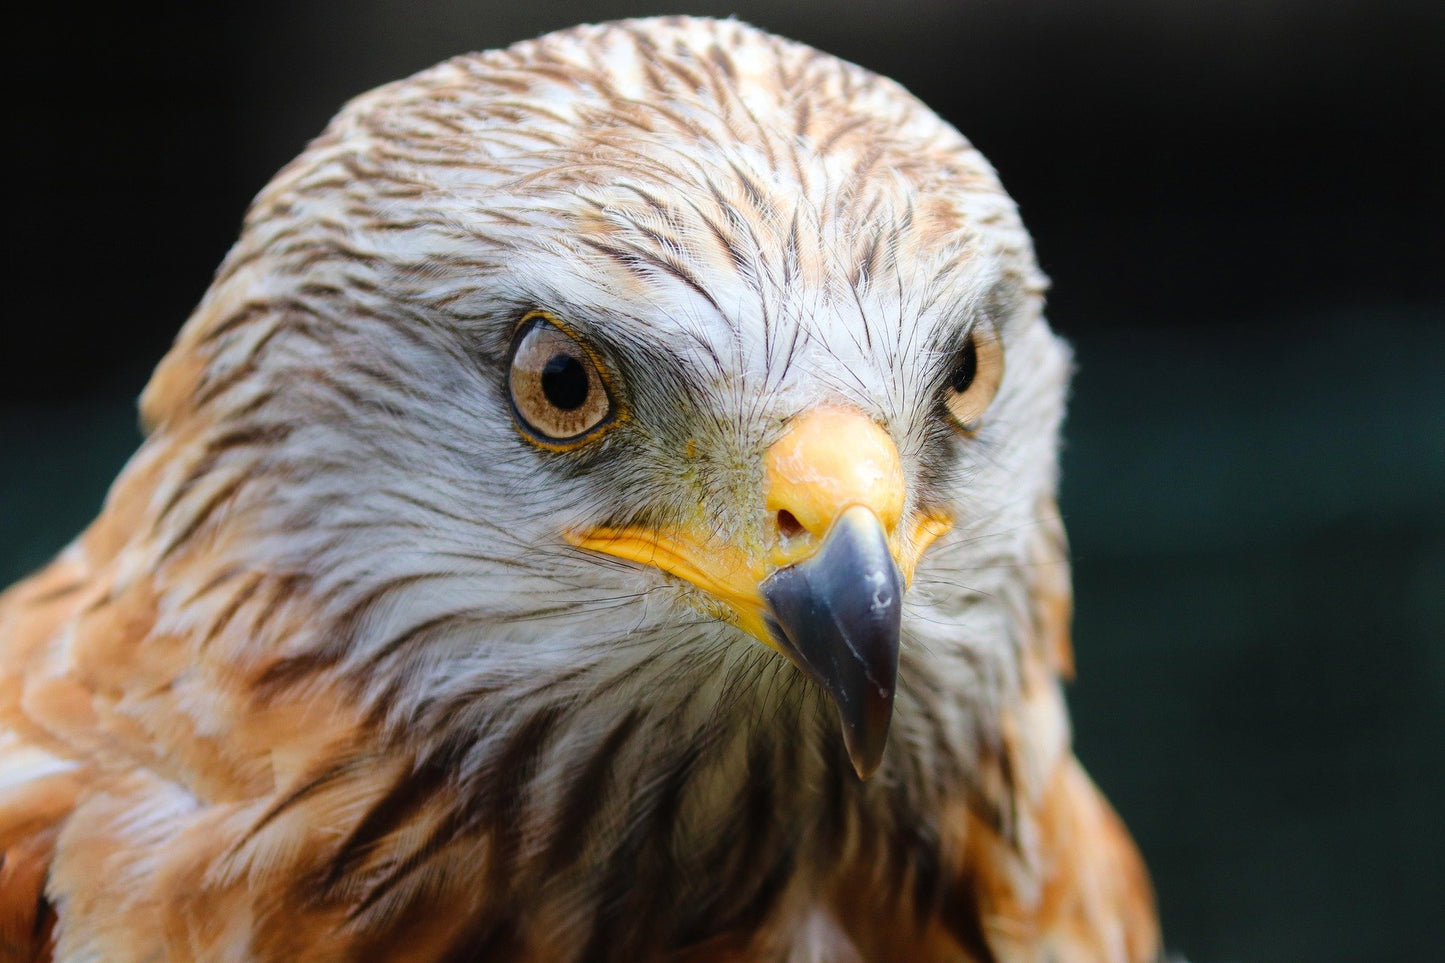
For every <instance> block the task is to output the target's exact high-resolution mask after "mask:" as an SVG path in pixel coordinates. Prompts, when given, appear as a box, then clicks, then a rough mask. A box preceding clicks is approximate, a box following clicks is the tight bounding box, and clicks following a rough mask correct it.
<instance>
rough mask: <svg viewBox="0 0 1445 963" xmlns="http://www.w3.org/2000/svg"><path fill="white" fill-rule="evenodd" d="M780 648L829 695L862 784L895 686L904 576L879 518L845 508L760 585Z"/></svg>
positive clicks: (882, 741)
mask: <svg viewBox="0 0 1445 963" xmlns="http://www.w3.org/2000/svg"><path fill="white" fill-rule="evenodd" d="M759 587H760V589H761V591H762V595H763V598H764V599H765V600H766V601H767V605H768V615H767V624H768V628H769V630H770V631H771V632H772V634H773V637H774V639H775V641H776V642H777V643H778V645H779V647H780V648H782V649H783V650H784V651H785V652H787V653H788V655H790V656H791V657H792V658H793V661H794V662H796V663H797V664H798V666H799V667H800V668H802V669H803V670H804V671H805V672H806V673H808V675H810V676H811V677H812V678H813V680H814V681H815V682H817V683H818V684H819V685H821V686H822V687H823V689H824V690H825V691H826V692H827V693H828V695H829V696H830V697H831V698H832V700H833V703H834V705H835V706H836V707H837V709H838V718H839V721H840V722H841V723H842V728H843V739H844V742H845V744H846V746H847V749H848V756H849V758H850V759H851V760H852V762H853V768H854V770H855V771H856V772H857V773H858V776H859V778H861V779H866V778H868V777H869V776H870V775H872V774H873V771H874V770H875V769H877V768H878V764H879V762H881V761H882V759H883V748H884V746H885V745H887V742H888V726H889V723H890V722H891V721H892V718H893V695H894V692H895V690H896V688H897V682H898V637H899V632H900V628H901V624H902V617H903V589H904V580H903V574H902V573H901V572H900V571H899V570H898V565H897V563H896V562H894V560H893V554H892V553H891V552H890V551H889V547H888V536H887V534H886V533H885V531H884V529H883V524H882V522H880V521H879V520H878V517H877V516H876V515H874V514H873V512H871V511H870V510H868V509H867V508H865V507H863V506H861V505H854V506H851V507H849V508H848V509H846V510H845V511H844V512H843V513H842V514H841V515H839V517H838V519H837V521H835V522H834V524H833V526H832V528H831V530H830V531H829V532H828V534H827V537H826V538H825V539H824V541H823V543H822V545H821V546H820V547H819V548H818V551H817V552H816V553H814V554H813V555H812V556H810V557H808V558H806V559H804V560H803V561H801V562H797V563H795V564H793V565H789V566H788V567H786V568H782V569H779V570H778V571H776V572H774V573H773V574H772V575H770V576H769V577H768V578H767V579H765V580H764V581H763V583H762V585H761V586H759Z"/></svg>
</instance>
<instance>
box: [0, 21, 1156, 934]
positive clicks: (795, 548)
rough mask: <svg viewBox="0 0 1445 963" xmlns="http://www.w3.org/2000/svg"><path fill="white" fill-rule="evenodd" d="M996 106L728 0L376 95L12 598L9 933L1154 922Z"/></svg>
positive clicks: (1056, 344) (5, 705)
mask: <svg viewBox="0 0 1445 963" xmlns="http://www.w3.org/2000/svg"><path fill="white" fill-rule="evenodd" d="M1044 287H1045V281H1044V278H1043V277H1042V275H1041V273H1040V271H1039V269H1038V268H1037V266H1036V263H1035V260H1034V256H1033V254H1032V250H1031V243H1030V239H1029V236H1028V235H1027V233H1026V232H1025V230H1024V228H1023V226H1022V224H1021V222H1020V220H1019V217H1018V214H1017V212H1016V209H1015V205H1014V204H1013V202H1012V201H1011V200H1010V199H1009V197H1008V196H1007V195H1006V194H1005V192H1004V190H1003V189H1002V187H1001V186H1000V184H999V181H998V179H997V177H996V176H995V174H994V172H993V170H992V169H991V168H990V166H989V165H988V164H987V162H986V161H985V160H984V159H983V158H982V157H981V156H980V155H979V154H978V152H977V151H975V150H974V148H973V147H972V146H971V145H970V144H969V142H968V141H966V140H965V139H964V138H963V137H962V136H960V135H959V134H958V133H957V132H956V131H955V130H954V129H953V128H952V127H950V126H949V125H948V124H946V123H944V122H943V121H942V120H940V119H939V118H938V117H937V116H936V115H934V114H933V113H932V112H930V111H929V110H928V109H927V108H926V107H924V106H923V105H922V104H921V103H920V102H919V101H917V100H916V99H914V98H913V97H912V96H911V95H909V94H908V93H907V92H906V91H904V90H903V89H902V88H901V87H900V86H898V85H897V84H895V83H893V82H891V81H889V80H886V79H884V78H882V77H879V76H876V75H874V74H871V73H869V72H868V71H866V70H863V69H861V68H859V67H856V66H853V65H850V64H847V63H844V62H842V61H839V60H837V59H834V58H833V57H830V56H827V55H825V54H822V53H819V52H818V51H816V50H813V49H810V48H808V47H805V46H802V45H800V44H797V43H793V42H789V41H786V40H783V39H780V38H778V37H775V36H772V35H770V34H767V33H764V32H762V31H759V30H757V29H754V28H752V27H749V26H747V25H745V24H742V23H739V22H736V21H730V20H728V21H716V20H708V19H691V18H667V19H647V20H634V21H625V22H619V23H613V24H606V25H601V26H583V27H578V28H575V29H571V30H566V31H562V32H559V33H554V34H551V35H548V36H544V37H542V38H541V39H538V40H534V41H530V42H525V43H520V44H517V45H515V46H513V47H510V48H508V49H505V50H498V51H492V52H488V53H482V54H476V55H470V56H462V57H458V58H456V59H454V60H450V61H447V62H445V63H443V64H441V65H439V66H437V67H434V68H432V69H429V70H426V71H424V72H422V73H420V74H417V75H416V76H414V77H412V78H410V79H407V80H403V81H401V82H398V83H395V84H392V85H390V86H386V87H382V88H380V89H378V90H375V91H373V92H371V93H368V94H365V95H363V96H361V97H359V98H358V99H356V100H354V101H352V102H351V103H350V104H348V105H347V106H346V107H345V108H344V109H343V110H342V111H341V113H340V114H339V115H338V116H337V117H336V118H335V120H334V121H333V122H332V123H331V124H330V126H329V127H328V128H327V129H326V131H325V132H324V133H323V134H322V135H321V136H320V137H319V138H317V139H316V140H315V141H313V142H312V143H311V144H310V145H309V146H308V147H307V148H306V150H305V151H304V152H303V153H302V154H301V156H300V157H299V158H298V159H296V160H295V161H294V162H292V163H291V164H290V165H288V166H287V167H285V168H284V169H283V170H282V171H281V172H280V173H279V174H278V175H277V176H276V178H275V179H274V180H273V181H272V182H271V183H270V184H269V186H267V187H266V188H265V189H264V190H263V191H262V192H261V194H260V195H259V196H258V198H257V199H256V201H255V202H254V204H253V206H252V207H251V208H250V211H249V213H248V215H247V217H246V219H245V223H244V227H243V229H242V232H241V236H240V239H239V241H238V242H237V243H236V245H235V247H234V248H233V249H232V250H231V252H230V254H229V255H228V256H227V258H226V260H225V262H224V263H223V264H222V265H221V267H220V269H219V272H218V273H217V276H216V278H215V281H214V283H213V284H212V285H211V287H210V289H209V290H208V291H207V293H206V295H205V296H204V298H203V300H202V301H201V304H200V306H199V307H198V308H197V309H196V311H195V313H194V315H193V316H192V317H191V318H190V320H189V322H188V323H187V324H186V325H185V327H184V328H183V330H182V331H181V333H180V334H179V336H178V338H177V340H176V342H175V345H174V347H173V348H172V350H171V351H170V353H169V354H168V355H167V356H166V357H165V359H164V360H163V361H162V362H161V363H160V366H159V368H158V369H157V370H156V372H155V375H154V377H153V379H152V380H151V382H150V384H149V385H148V387H147V388H146V390H145V393H144V396H143V398H142V401H141V408H142V420H143V423H144V426H145V428H146V432H147V436H146V438H145V441H144V443H143V444H142V446H141V447H140V449H139V451H138V452H137V453H136V454H135V456H134V457H133V458H132V459H131V461H130V462H129V464H128V465H127V466H126V467H125V469H124V470H123V471H122V473H121V474H120V476H119V478H118V479H117V480H116V482H115V484H114V487H113V488H112V489H111V491H110V494H109V496H108V498H107V499H106V502H105V505H104V507H103V509H102V511H101V512H100V515H99V517H98V518H97V519H96V520H95V521H94V523H93V524H91V525H90V527H89V528H88V529H87V530H86V531H85V532H84V533H83V534H82V535H81V536H80V537H79V538H78V539H77V540H76V541H75V542H74V543H73V544H72V545H70V547H68V548H67V549H65V550H64V551H63V552H62V553H61V554H60V555H59V556H58V557H57V558H56V559H55V561H54V562H53V563H51V564H50V565H49V566H48V567H47V568H45V569H44V570H42V571H41V572H39V573H38V574H36V575H34V576H33V577H31V578H29V579H28V580H26V581H23V582H21V583H20V584H18V585H16V586H14V587H13V588H11V589H10V590H9V591H8V592H7V593H6V594H5V595H4V596H3V598H0V849H3V851H4V863H3V870H0V959H3V960H5V961H16V960H26V961H29V960H55V961H59V963H82V961H85V963H90V961H115V963H140V961H169V960H205V961H212V960H214V961H283V960H284V961H292V960H305V961H311V963H325V961H350V960H361V961H369V960H386V961H440V960H482V961H491V960H496V961H561V963H567V961H594V960H597V961H602V960H627V961H674V963H682V961H688V963H704V961H744V960H749V961H750V960H789V961H925V963H927V961H945V960H960V961H976V963H982V961H1008V963H1012V961H1046V960H1048V961H1139V960H1145V959H1150V958H1153V957H1154V955H1155V954H1156V952H1157V949H1156V947H1157V941H1158V938H1157V930H1156V924H1155V916H1154V910H1153V904H1152V897H1151V894H1150V887H1149V883H1148V880H1147V876H1146V873H1145V870H1144V868H1143V865H1142V863H1141V861H1140V859H1139V857H1138V855H1137V853H1136V851H1135V849H1134V847H1133V844H1132V843H1131V842H1130V841H1129V838H1128V836H1127V833H1126V832H1125V830H1124V829H1123V827H1122V825H1121V823H1120V822H1119V821H1118V819H1117V817H1116V816H1115V815H1114V814H1113V812H1112V810H1111V809H1110V808H1109V806H1108V805H1107V803H1105V802H1104V800H1103V798H1102V796H1101V795H1100V794H1099V793H1098V791H1097V790H1096V789H1095V788H1094V786H1093V785H1092V784H1091V782H1090V781H1089V779H1088V777H1087V776H1086V775H1085V774H1084V772H1083V770H1082V769H1081V768H1080V766H1079V764H1078V763H1077V762H1076V760H1075V758H1074V756H1073V753H1072V750H1071V749H1070V738H1069V728H1068V722H1067V716H1066V713H1065V709H1064V704H1063V701H1062V697H1061V694H1060V686H1061V680H1063V679H1064V678H1066V677H1067V676H1068V675H1069V673H1070V664H1071V663H1070V647H1069V635H1068V632H1069V628H1068V622H1069V613H1070V589H1069V577H1068V570H1067V562H1066V559H1065V547H1064V540H1063V533H1062V529H1061V527H1060V523H1059V518H1058V515H1057V512H1056V508H1055V490H1056V480H1057V433H1058V428H1059V422H1060V417H1061V413H1062V405H1063V396H1064V392H1065V383H1066V381H1067V375H1068V370H1069V366H1070V360H1069V353H1068V350H1067V348H1066V347H1065V346H1064V344H1063V343H1062V342H1061V341H1060V340H1059V339H1058V338H1057V337H1056V336H1055V335H1054V334H1053V333H1052V332H1051V331H1050V329H1049V327H1048V326H1047V323H1046V321H1045V320H1044V317H1043V314H1042V301H1043V292H1044Z"/></svg>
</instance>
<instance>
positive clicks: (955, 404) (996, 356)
mask: <svg viewBox="0 0 1445 963" xmlns="http://www.w3.org/2000/svg"><path fill="white" fill-rule="evenodd" d="M1002 381H1003V345H1001V344H1000V343H999V340H998V335H996V334H995V333H994V332H993V331H991V330H987V329H985V328H983V327H982V326H980V327H978V328H975V329H974V330H973V331H971V332H970V333H969V335H968V340H967V341H965V342H964V343H963V347H962V348H960V349H959V352H958V354H956V355H955V356H954V359H953V367H952V368H951V369H950V370H949V373H948V382H947V383H946V384H945V385H944V386H943V406H944V407H945V408H946V409H948V416H949V418H951V419H952V420H953V423H954V424H955V425H957V426H958V427H959V428H961V429H963V430H964V431H970V432H971V431H974V430H975V429H977V428H978V422H979V419H980V418H982V417H983V413H984V411H985V410H987V408H988V406H989V403H990V402H992V401H993V396H994V395H996V394H998V386H999V383H1000V382H1002Z"/></svg>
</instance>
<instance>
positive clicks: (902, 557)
mask: <svg viewBox="0 0 1445 963" xmlns="http://www.w3.org/2000/svg"><path fill="white" fill-rule="evenodd" d="M980 341H982V342H983V343H984V344H985V345H987V347H986V348H985V350H984V351H983V352H982V353H981V354H980V352H979V351H978V349H977V344H978V343H979V342H980ZM980 358H981V359H982V363H980ZM605 364H606V362H605V361H603V360H602V358H601V357H600V356H599V353H598V352H597V351H595V350H594V349H591V348H589V347H588V346H587V345H586V344H585V343H583V342H582V341H581V340H579V339H578V338H577V337H576V336H575V335H573V334H569V333H567V332H566V330H565V327H564V326H563V325H562V324H560V323H559V322H558V321H557V320H556V319H554V318H551V317H548V316H547V315H545V314H542V313H540V312H539V313H535V314H531V315H528V316H527V317H525V318H524V319H523V321H522V324H521V325H520V326H519V330H518V333H517V335H516V340H515V343H514V347H513V351H512V354H511V361H510V365H509V371H508V386H509V392H510V396H511V399H512V402H513V414H514V416H515V417H516V419H517V423H518V427H519V428H520V429H521V432H522V434H523V435H524V436H525V437H526V438H527V439H528V440H530V441H532V442H534V443H535V444H537V445H538V446H539V447H541V448H543V449H545V450H550V451H563V450H576V449H577V448H579V447H581V446H583V445H587V444H599V443H600V442H601V436H602V434H603V433H604V432H606V431H607V430H608V429H609V428H610V427H612V426H613V425H614V424H615V423H616V420H617V417H618V409H619V406H620V404H621V402H620V401H619V400H617V399H616V397H615V396H617V395H619V393H620V392H622V391H624V390H625V389H624V386H623V385H622V383H621V380H620V379H619V378H618V377H617V376H616V374H604V373H603V372H604V366H605ZM1001 364H1002V353H1001V351H1000V350H999V349H998V346H997V336H996V335H995V334H993V333H992V332H991V331H989V332H979V331H977V330H974V331H970V332H969V333H968V335H967V336H966V337H965V338H964V347H963V348H962V349H961V350H960V352H959V354H958V357H957V358H956V359H954V367H953V369H952V370H951V371H950V372H949V373H948V383H947V384H946V385H945V387H944V388H943V389H941V397H940V401H941V402H942V406H943V408H944V409H945V410H946V411H947V413H948V417H950V418H952V419H953V420H954V421H955V422H956V424H957V427H959V428H960V429H961V430H969V428H970V427H971V426H973V425H975V424H976V422H977V419H978V417H979V416H981V415H982V412H983V411H984V410H985V409H986V408H987V406H988V403H989V402H990V401H991V400H992V395H993V394H994V393H995V392H996V390H997V387H998V384H999V381H1000V377H1001V371H999V370H998V369H999V367H1001ZM682 374H683V377H685V376H686V373H682ZM870 400H872V399H870ZM870 407H875V406H871V405H870ZM960 413H963V414H964V417H962V418H961V417H960ZM713 414H715V413H713ZM773 420H775V421H776V422H777V423H779V424H781V426H782V428H781V433H780V434H778V437H776V438H775V439H773V440H771V441H770V442H768V443H766V445H765V447H764V446H763V445H762V444H761V442H762V439H758V438H748V439H746V441H747V442H748V443H749V447H750V448H751V449H752V452H751V454H752V455H753V457H752V458H750V459H749V461H750V462H752V463H754V464H749V465H748V466H747V468H749V469H753V470H750V471H748V475H749V476H750V477H756V476H757V475H759V474H760V475H761V483H760V484H759V485H757V490H756V491H755V492H753V493H752V494H751V497H748V496H747V495H744V497H743V499H742V504H741V505H738V506H736V510H735V511H733V512H732V513H730V514H732V515H733V516H734V519H735V520H736V521H737V522H738V523H739V524H736V525H735V526H734V527H733V528H732V529H731V531H730V532H729V530H727V529H725V528H724V525H723V524H721V523H720V522H721V521H722V520H721V519H719V518H718V517H716V516H714V515H711V514H709V513H708V512H706V511H695V512H688V513H686V514H685V515H683V516H682V517H672V518H668V519H667V520H666V521H664V522H663V523H662V524H660V525H659V524H658V523H656V522H648V521H644V522H641V523H637V524H602V525H597V526H590V527H582V528H579V529H575V530H572V531H568V532H566V533H565V537H566V538H567V540H568V541H569V542H570V543H571V544H573V545H575V546H577V547H578V548H580V549H584V550H587V551H592V552H597V553H602V554H605V555H609V556H612V557H615V558H620V559H624V560H627V561H629V562H633V563H636V564H638V565H641V566H647V567H651V568H654V569H656V570H658V571H660V572H662V573H665V574H666V575H668V576H671V577H673V578H675V579H678V580H681V581H682V582H684V583H687V584H688V585H690V586H692V587H693V588H696V589H697V590H699V592H700V593H701V594H700V595H695V596H694V598H695V599H696V601H697V603H698V604H699V605H700V607H701V608H702V609H703V611H704V613H716V614H717V615H718V616H719V617H720V618H721V619H722V620H723V621H726V622H728V623H730V624H732V625H734V626H736V627H737V628H738V629H740V630H741V631H743V632H745V633H747V634H748V635H750V636H752V637H753V638H754V639H756V640H757V641H759V642H761V643H763V644H764V645H767V646H769V647H770V648H772V649H774V650H776V651H778V652H780V653H782V654H784V655H785V656H787V657H788V658H789V659H790V660H791V661H792V662H793V663H794V664H795V665H796V666H797V667H798V668H799V669H801V670H802V671H803V672H805V673H806V674H807V675H808V676H809V677H810V678H812V679H813V680H814V681H816V682H817V683H818V684H820V685H821V686H822V687H823V688H824V689H825V690H826V691H827V692H828V693H829V695H830V696H831V697H832V699H833V701H834V703H835V704H836V706H837V709H838V712H839V717H840V720H841V723H842V731H843V735H844V738H845V741H846V744H847V747H848V752H849V756H850V758H851V760H852V762H853V765H854V767H855V769H856V770H857V772H858V774H859V775H860V776H867V775H869V774H871V773H872V772H873V770H874V769H876V768H877V766H878V763H879V761H880V759H881V757H882V752H883V748H884V745H885V741H886V736H887V732H888V726H889V722H890V720H891V716H892V708H893V698H894V690H895V686H896V675H897V663H898V645H899V634H900V628H901V621H902V596H903V592H904V589H905V587H906V585H907V583H908V581H909V580H910V579H911V577H912V574H913V570H914V568H915V567H916V565H917V563H918V560H919V557H920V556H921V555H922V554H923V552H924V551H925V550H926V549H927V548H928V547H929V545H931V544H932V543H933V541H934V540H935V539H937V538H938V537H939V536H940V535H942V534H943V533H944V532H946V531H947V530H948V529H949V528H951V527H952V524H953V520H952V517H951V515H950V514H949V513H948V511H947V510H946V509H934V510H932V511H928V510H924V511H919V510H917V509H915V510H914V511H912V512H911V513H910V517H909V518H908V519H907V521H906V522H905V519H904V509H905V505H906V504H907V502H908V480H907V478H906V476H905V472H904V469H903V465H902V460H901V457H900V455H899V451H898V448H897V446H896V444H895V442H894V440H893V438H892V437H891V436H890V435H889V433H888V431H887V429H886V427H885V426H883V425H880V424H879V422H878V421H876V420H874V418H873V417H871V416H870V415H869V414H867V413H865V412H864V411H863V410H861V409H860V408H859V407H856V406H854V405H852V404H849V403H848V402H846V401H840V400H837V399H831V398H829V399H826V400H823V401H820V402H818V403H816V404H814V405H812V406H811V407H805V408H804V409H803V410H802V411H800V412H798V413H796V414H794V415H792V416H791V417H788V416H786V415H778V416H775V418H774V419H773ZM751 434H760V433H751ZM696 446H697V442H696V439H694V438H689V440H688V442H687V443H686V444H685V446H684V450H683V451H682V452H680V453H678V454H680V455H681V456H682V459H683V460H684V461H685V460H687V459H690V458H696V457H697V450H696ZM758 464H760V466H761V471H758V470H756V466H757V465H758ZM699 494H701V492H699ZM749 515H751V516H753V517H751V518H749V517H748V516H749Z"/></svg>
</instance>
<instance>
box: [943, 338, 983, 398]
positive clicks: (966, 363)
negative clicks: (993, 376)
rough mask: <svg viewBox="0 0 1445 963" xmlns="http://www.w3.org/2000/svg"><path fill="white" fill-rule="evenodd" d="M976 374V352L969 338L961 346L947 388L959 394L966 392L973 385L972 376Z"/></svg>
mask: <svg viewBox="0 0 1445 963" xmlns="http://www.w3.org/2000/svg"><path fill="white" fill-rule="evenodd" d="M976 374H978V352H977V351H976V350H975V349H974V347H973V339H972V338H969V339H968V340H967V341H966V342H964V345H963V351H962V352H961V353H960V354H959V356H958V364H957V366H955V367H954V369H953V376H952V377H950V378H949V380H948V386H949V387H950V388H952V389H953V390H954V391H956V392H958V393H959V394H963V393H964V392H965V391H967V390H968V386H969V385H971V384H973V377H974V375H976Z"/></svg>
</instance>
